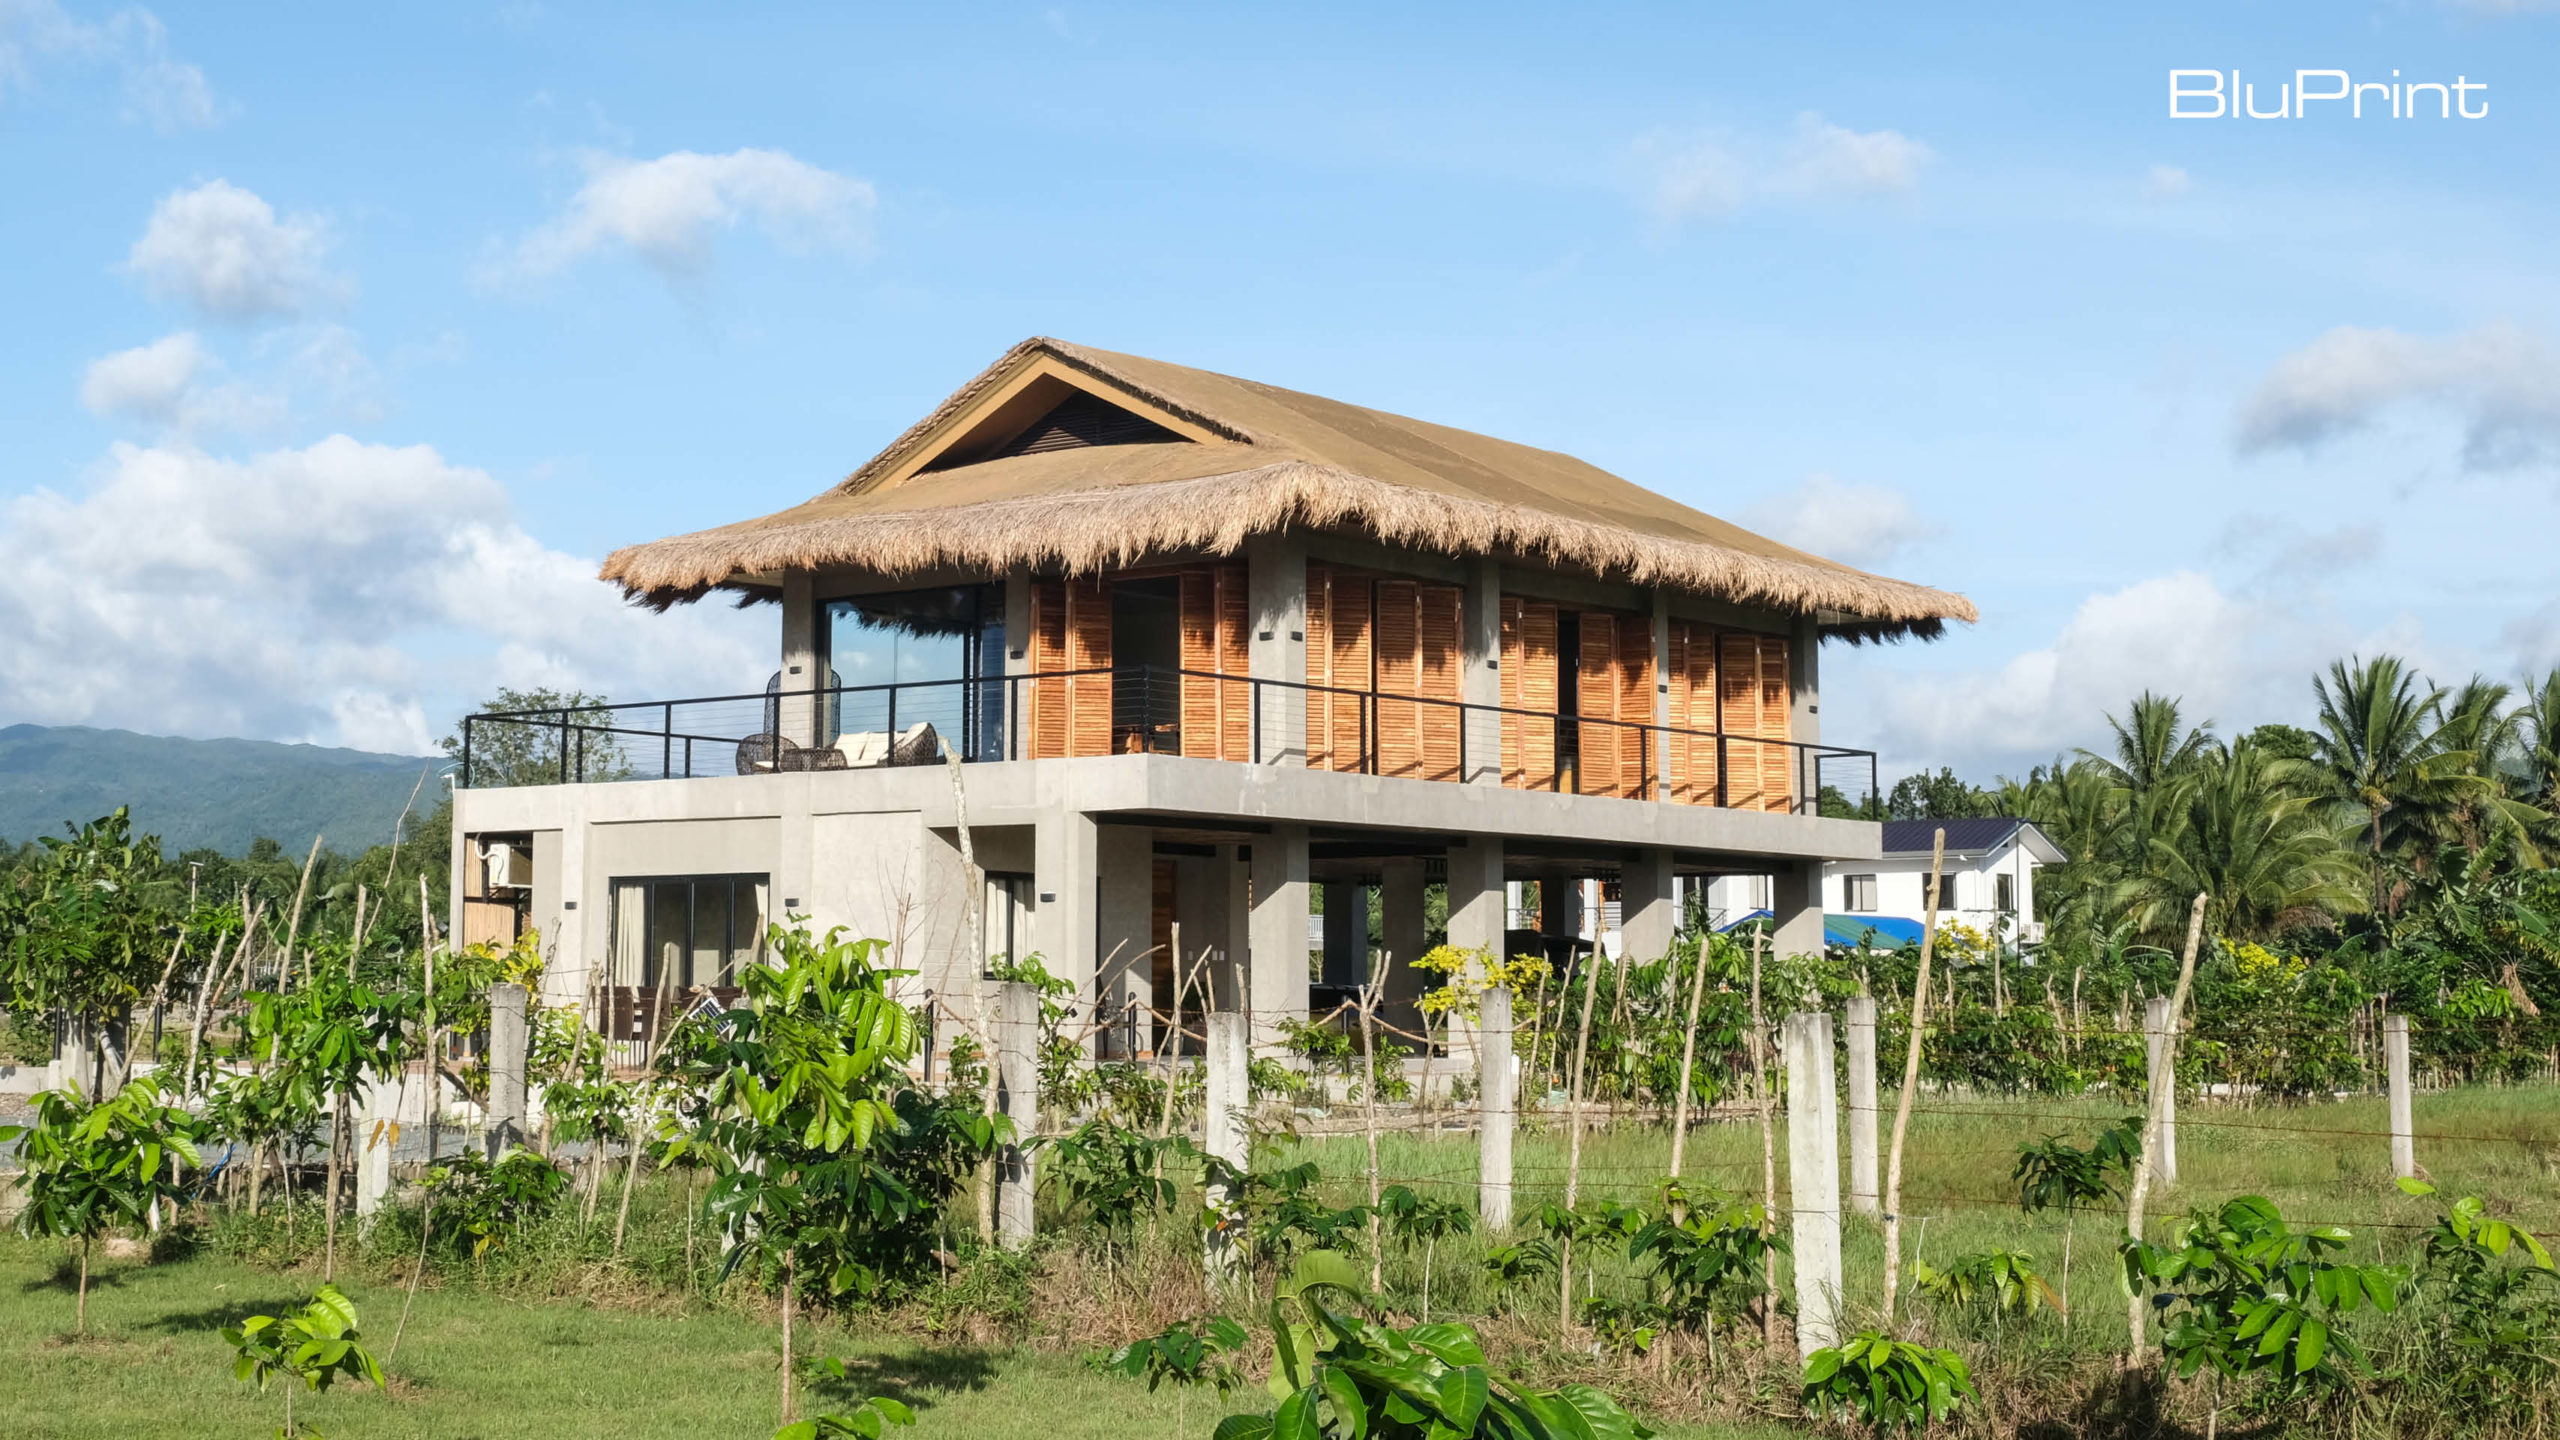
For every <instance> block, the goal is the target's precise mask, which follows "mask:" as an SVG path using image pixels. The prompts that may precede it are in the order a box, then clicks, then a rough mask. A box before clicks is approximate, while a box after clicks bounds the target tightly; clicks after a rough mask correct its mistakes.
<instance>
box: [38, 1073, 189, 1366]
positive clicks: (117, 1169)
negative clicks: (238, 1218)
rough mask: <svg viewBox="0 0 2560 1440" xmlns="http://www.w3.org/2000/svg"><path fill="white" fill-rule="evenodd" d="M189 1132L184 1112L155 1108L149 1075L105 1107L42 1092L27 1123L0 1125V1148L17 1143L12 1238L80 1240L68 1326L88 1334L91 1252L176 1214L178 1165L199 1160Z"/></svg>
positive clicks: (180, 1187)
mask: <svg viewBox="0 0 2560 1440" xmlns="http://www.w3.org/2000/svg"><path fill="white" fill-rule="evenodd" d="M198 1128H199V1127H198V1122H197V1120H196V1118H195V1117H194V1116H192V1115H190V1114H188V1113H187V1112H186V1111H185V1110H184V1109H181V1108H180V1107H178V1106H175V1105H163V1104H161V1103H160V1084H159V1081H158V1080H157V1078H155V1077H153V1076H148V1075H145V1076H142V1077H140V1078H138V1079H136V1080H134V1081H132V1082H131V1083H130V1084H128V1085H126V1086H125V1087H124V1089H123V1090H122V1091H120V1092H118V1093H117V1094H116V1095H114V1096H113V1097H111V1098H109V1099H105V1100H91V1099H87V1098H85V1097H84V1096H82V1095H81V1094H80V1092H79V1091H78V1090H77V1089H71V1090H46V1091H43V1092H41V1093H39V1094H38V1095H37V1096H36V1097H35V1123H34V1124H33V1125H0V1146H6V1145H7V1144H9V1143H10V1142H11V1141H13V1140H18V1139H20V1138H21V1137H23V1138H24V1142H25V1143H24V1144H23V1145H21V1146H20V1148H19V1155H18V1163H19V1167H20V1173H19V1175H18V1179H17V1184H18V1187H19V1189H20V1190H22V1191H23V1192H24V1194H25V1204H24V1207H23V1208H22V1209H20V1210H19V1212H18V1231H19V1233H20V1234H24V1235H50V1236H53V1237H55V1238H57V1239H64V1240H77V1241H79V1242H80V1291H79V1298H78V1299H77V1300H76V1301H75V1302H73V1303H74V1309H73V1312H72V1314H73V1317H74V1318H73V1321H72V1327H73V1329H75V1330H78V1331H84V1332H85V1331H86V1330H87V1329H88V1328H89V1250H90V1247H91V1246H92V1245H93V1244H95V1243H96V1241H97V1238H98V1237H99V1236H100V1235H103V1234H105V1233H106V1232H107V1231H108V1230H109V1229H110V1228H112V1227H113V1226H115V1225H117V1224H119V1223H122V1224H128V1225H147V1226H148V1227H150V1228H151V1229H154V1230H157V1229H159V1228H160V1223H161V1221H160V1215H161V1209H162V1207H163V1206H167V1207H168V1208H169V1212H170V1213H171V1214H172V1215H174V1214H175V1213H176V1208H177V1202H178V1198H179V1196H180V1195H181V1194H183V1193H184V1191H185V1188H186V1187H185V1183H184V1178H183V1177H184V1174H185V1167H186V1166H189V1165H195V1164H198V1163H200V1162H199V1161H198V1160H197V1157H196V1143H195V1142H196V1135H197V1132H198Z"/></svg>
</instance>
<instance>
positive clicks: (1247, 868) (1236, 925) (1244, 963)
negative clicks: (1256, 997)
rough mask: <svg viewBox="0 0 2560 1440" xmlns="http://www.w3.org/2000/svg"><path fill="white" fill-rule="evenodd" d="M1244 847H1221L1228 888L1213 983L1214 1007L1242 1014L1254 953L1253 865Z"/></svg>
mask: <svg viewBox="0 0 2560 1440" xmlns="http://www.w3.org/2000/svg"><path fill="white" fill-rule="evenodd" d="M1251 848H1252V847H1251V846H1247V845H1221V846H1219V847H1218V864H1219V866H1220V868H1221V869H1222V870H1223V871H1224V874H1225V884H1226V887H1227V928H1226V937H1227V942H1226V943H1227V951H1226V957H1225V959H1223V960H1222V961H1220V962H1219V964H1218V966H1217V969H1216V971H1215V972H1214V975H1213V979H1212V983H1213V985H1214V987H1215V993H1216V996H1217V1001H1216V1004H1217V1008H1218V1009H1221V1010H1233V1011H1235V1012H1237V1013H1238V1014H1242V1013H1243V1012H1244V1008H1245V983H1244V982H1245V976H1246V975H1247V974H1249V973H1250V970H1249V964H1248V958H1247V957H1249V956H1250V955H1251V954H1252V953H1253V866H1252V865H1251V864H1250V863H1248V861H1247V859H1246V852H1247V851H1248V850H1250V849H1251Z"/></svg>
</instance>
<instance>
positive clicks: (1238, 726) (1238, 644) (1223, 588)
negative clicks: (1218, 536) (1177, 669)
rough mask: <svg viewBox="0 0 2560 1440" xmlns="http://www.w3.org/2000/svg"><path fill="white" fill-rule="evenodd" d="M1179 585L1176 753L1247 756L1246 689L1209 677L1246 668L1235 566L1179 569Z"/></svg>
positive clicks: (1239, 573)
mask: <svg viewBox="0 0 2560 1440" xmlns="http://www.w3.org/2000/svg"><path fill="white" fill-rule="evenodd" d="M1180 579H1181V584H1182V670H1183V675H1182V683H1181V687H1180V688H1181V692H1182V753H1183V754H1185V755H1188V756H1193V757H1195V758H1200V759H1209V760H1250V759H1252V758H1253V754H1252V751H1253V715H1252V711H1251V708H1250V707H1251V704H1252V692H1253V687H1252V686H1251V685H1247V684H1243V683H1238V682H1229V681H1223V680H1218V679H1214V678H1212V677H1214V676H1218V675H1237V676H1241V675H1244V674H1246V673H1248V672H1249V671H1250V669H1251V668H1252V661H1251V650H1250V647H1249V645H1248V643H1247V639H1248V637H1247V636H1246V635H1245V633H1244V632H1245V627H1246V626H1247V625H1248V624H1250V623H1251V614H1250V611H1249V610H1248V608H1247V606H1246V604H1245V575H1244V567H1243V566H1241V565H1220V566H1217V567H1214V568H1208V569H1199V570H1185V571H1183V572H1182V574H1181V577H1180Z"/></svg>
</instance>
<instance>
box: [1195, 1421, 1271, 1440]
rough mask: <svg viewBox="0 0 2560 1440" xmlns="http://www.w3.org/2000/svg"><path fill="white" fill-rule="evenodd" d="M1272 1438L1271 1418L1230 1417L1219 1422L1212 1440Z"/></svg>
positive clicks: (1265, 1439) (1211, 1437)
mask: <svg viewBox="0 0 2560 1440" xmlns="http://www.w3.org/2000/svg"><path fill="white" fill-rule="evenodd" d="M1270 1436H1271V1417H1270V1416H1268V1415H1230V1416H1228V1417H1227V1418H1226V1419H1224V1420H1221V1421H1219V1422H1218V1428H1217V1430H1216V1431H1215V1432H1214V1433H1213V1434H1212V1435H1211V1436H1210V1440H1270Z"/></svg>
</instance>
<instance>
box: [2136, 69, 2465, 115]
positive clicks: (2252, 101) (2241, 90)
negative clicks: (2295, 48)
mask: <svg viewBox="0 0 2560 1440" xmlns="http://www.w3.org/2000/svg"><path fill="white" fill-rule="evenodd" d="M2391 77H2392V78H2391V79H2390V80H2388V81H2382V80H2362V81H2360V80H2357V79H2356V78H2355V77H2354V76H2352V75H2349V74H2348V73H2347V72H2346V71H2344V70H2296V71H2294V72H2293V78H2292V79H2291V80H2289V81H2284V82H2281V83H2279V84H2278V85H2277V86H2276V94H2275V101H2276V104H2275V108H2274V109H2272V110H2261V109H2259V108H2258V87H2257V85H2256V83H2255V82H2243V81H2242V79H2241V78H2240V72H2239V71H2237V70H2231V71H2222V70H2172V71H2170V72H2169V118H2170V119H2172V120H2221V119H2225V118H2229V119H2233V120H2237V119H2241V118H2243V117H2246V118H2248V119H2251V120H2306V119H2313V118H2316V117H2317V116H2318V115H2336V114H2340V113H2343V114H2345V115H2346V117H2347V118H2348V119H2351V120H2363V119H2367V118H2372V119H2390V120H2486V119H2488V118H2489V101H2488V98H2487V96H2488V93H2489V87H2488V86H2487V85H2486V84H2485V83H2482V82H2480V81H2476V80H2473V79H2471V78H2470V77H2469V76H2467V75H2456V76H2454V77H2453V83H2452V84H2450V85H2447V84H2444V83H2442V82H2440V81H2433V80H2410V81H2403V80H2402V79H2400V72H2399V71H2397V70H2394V71H2392V72H2391ZM2315 83H2317V84H2318V85H2319V87H2320V88H2318V89H2316V90H2315V89H2313V88H2312V86H2313V85H2314V84H2315ZM2475 92H2476V93H2477V94H2478V95H2480V96H2481V97H2482V98H2481V100H2480V108H2479V109H2477V110H2474V109H2472V108H2471V97H2472V95H2473V94H2474V93H2475ZM2368 101H2370V108H2371V115H2370V116H2368V114H2367V107H2368ZM2314 104H2318V105H2323V106H2330V105H2343V106H2344V107H2346V108H2345V109H2344V111H2343V112H2341V111H2338V110H2330V109H2323V110H2320V111H2317V112H2314V111H2313V110H2312V108H2311V107H2312V106H2313V105H2314Z"/></svg>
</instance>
